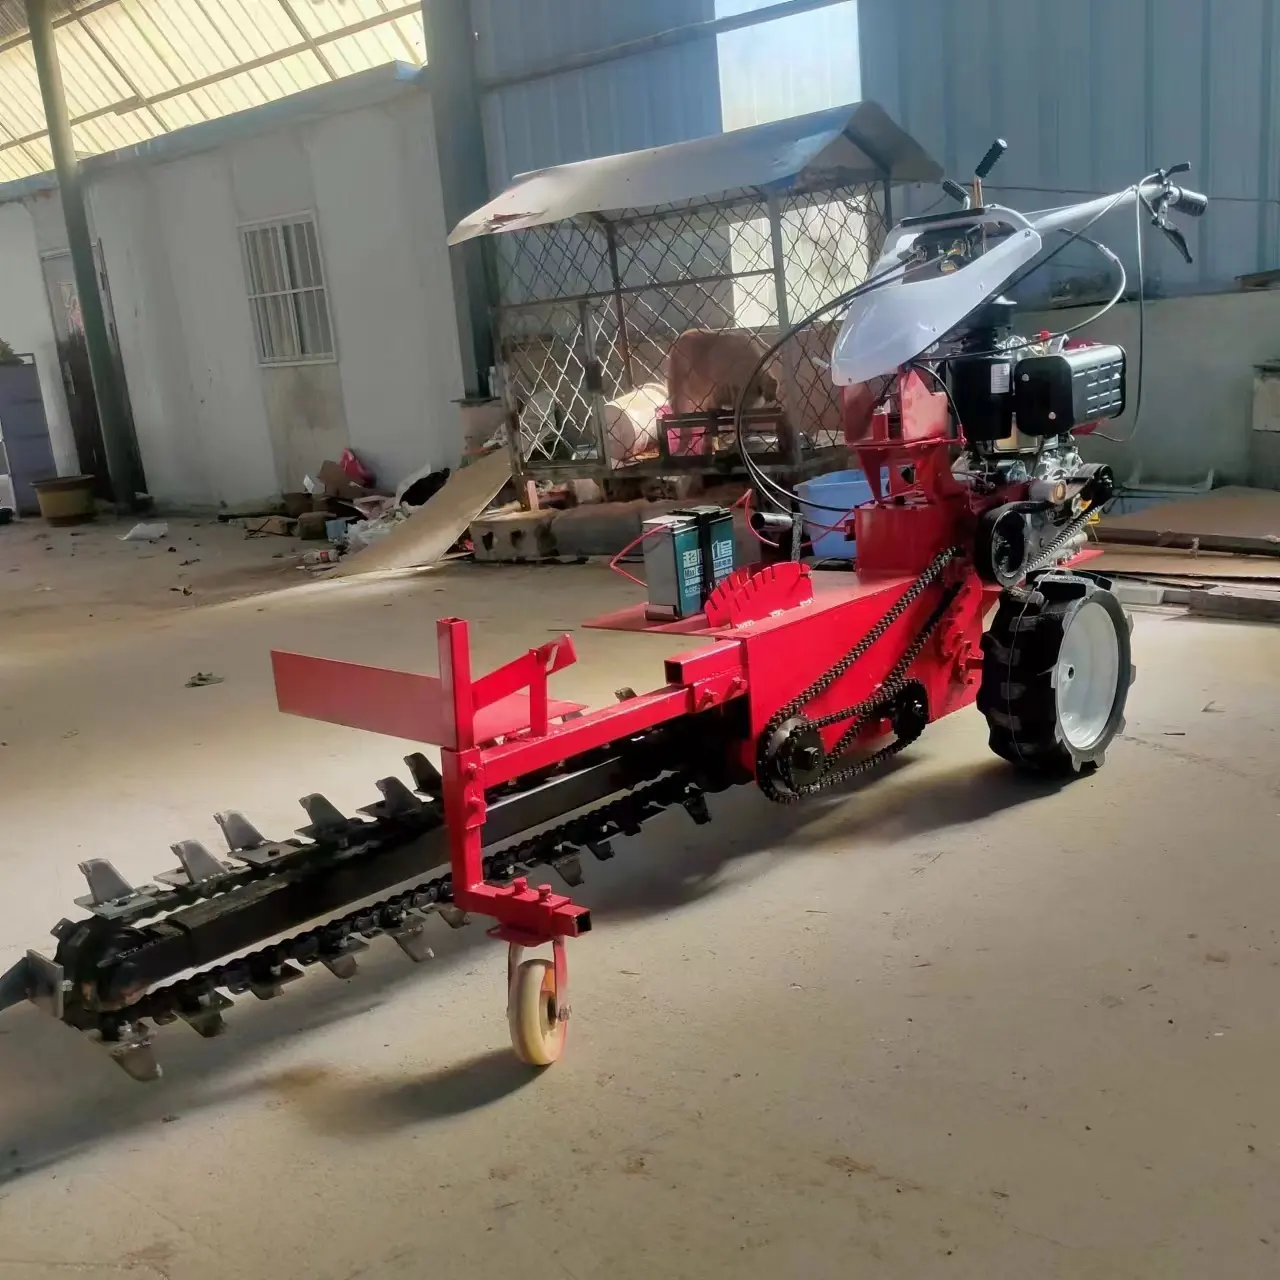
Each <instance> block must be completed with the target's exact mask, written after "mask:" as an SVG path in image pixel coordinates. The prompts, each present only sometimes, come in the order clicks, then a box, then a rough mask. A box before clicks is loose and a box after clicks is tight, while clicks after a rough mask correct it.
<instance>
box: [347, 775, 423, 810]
mask: <svg viewBox="0 0 1280 1280" xmlns="http://www.w3.org/2000/svg"><path fill="white" fill-rule="evenodd" d="M377 788H378V790H379V791H381V792H382V799H381V800H379V801H377V802H376V803H375V804H367V805H364V806H363V807H362V808H361V809H360V812H361V813H367V814H368V815H369V817H371V818H398V817H409V816H411V815H413V814H415V813H421V812H422V811H423V810H424V809H425V808H426V807H427V806H426V805H425V804H424V803H423V802H422V801H421V800H419V799H418V797H417V796H415V795H414V794H413V792H412V791H410V790H409V788H408V787H406V786H405V785H404V783H403V782H401V781H400V779H399V778H379V779H378V782H377Z"/></svg>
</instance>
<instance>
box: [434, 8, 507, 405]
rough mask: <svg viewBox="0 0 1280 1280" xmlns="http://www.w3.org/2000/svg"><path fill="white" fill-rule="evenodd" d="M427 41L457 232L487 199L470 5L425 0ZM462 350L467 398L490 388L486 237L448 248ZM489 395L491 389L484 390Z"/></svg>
mask: <svg viewBox="0 0 1280 1280" xmlns="http://www.w3.org/2000/svg"><path fill="white" fill-rule="evenodd" d="M422 24H423V29H424V31H425V34H426V42H427V85H428V88H429V90H430V93H431V112H432V116H433V117H434V119H435V133H436V152H437V154H438V156H439V159H440V184H441V187H442V188H443V193H444V213H445V220H446V221H447V222H448V224H449V230H450V231H452V230H453V228H454V227H455V226H457V224H458V223H459V222H461V221H462V219H463V218H465V217H466V215H467V214H469V213H474V212H475V210H476V209H478V208H480V206H481V205H482V204H484V203H485V202H486V201H487V200H488V199H489V175H488V170H487V165H486V161H485V148H484V124H483V121H482V119H481V115H480V91H479V88H478V85H477V81H476V69H475V28H474V25H473V23H472V21H471V4H470V0H422ZM449 254H450V257H451V259H452V263H453V287H454V292H455V294H456V302H457V311H458V337H459V340H460V342H461V346H462V373H463V377H464V378H465V380H466V388H467V394H468V395H476V394H478V393H479V392H480V390H481V388H482V387H484V386H485V381H486V379H487V377H488V372H489V366H490V365H491V364H492V363H493V333H492V329H491V327H490V323H489V282H488V275H487V272H486V269H485V262H484V248H483V240H482V239H479V238H478V239H475V240H469V241H467V243H466V244H461V245H457V246H455V247H454V248H453V249H451V250H450V251H449ZM486 389H487V390H489V391H490V392H492V390H493V388H492V387H488V388H486Z"/></svg>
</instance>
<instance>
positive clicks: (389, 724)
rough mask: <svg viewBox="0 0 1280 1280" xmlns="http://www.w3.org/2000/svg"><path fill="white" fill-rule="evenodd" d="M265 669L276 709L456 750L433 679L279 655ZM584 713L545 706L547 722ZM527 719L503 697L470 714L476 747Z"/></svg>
mask: <svg viewBox="0 0 1280 1280" xmlns="http://www.w3.org/2000/svg"><path fill="white" fill-rule="evenodd" d="M271 667H272V670H273V672H274V673H275V682H276V704H277V705H278V706H279V708H280V710H281V711H283V712H286V713H287V714H289V715H295V716H305V717H307V719H309V720H325V721H327V722H328V723H330V724H342V725H347V726H348V727H349V728H352V729H368V730H369V731H370V732H372V733H383V734H387V735H388V736H389V737H392V738H407V739H408V740H409V741H411V742H428V743H431V744H433V745H435V746H452V745H453V743H454V733H453V720H452V715H453V713H452V708H451V707H449V706H447V705H446V702H445V697H444V692H443V688H442V686H441V683H440V680H439V679H438V678H437V677H436V676H426V675H419V674H417V673H415V672H412V671H390V670H388V669H387V668H385V667H366V666H363V665H361V664H360V663H358V662H336V661H334V660H333V659H331V658H311V657H307V656H306V655H305V654H301V653H282V652H280V651H278V650H273V651H272V654H271ZM582 709H583V704H582V703H579V702H562V701H561V700H560V699H558V698H549V699H548V700H547V716H548V717H549V718H550V719H553V720H554V719H558V718H559V717H561V716H565V715H569V714H570V713H571V712H575V711H581V710H582ZM530 717H531V708H530V700H529V695H528V693H525V692H516V693H510V694H506V695H505V696H503V697H501V698H498V699H497V700H496V701H494V702H492V703H490V704H489V705H488V706H487V707H481V708H480V709H479V710H477V711H476V713H475V737H476V741H477V742H492V741H493V740H494V739H496V738H504V737H506V736H508V735H509V734H513V733H519V732H521V731H522V730H525V729H528V728H529V725H530Z"/></svg>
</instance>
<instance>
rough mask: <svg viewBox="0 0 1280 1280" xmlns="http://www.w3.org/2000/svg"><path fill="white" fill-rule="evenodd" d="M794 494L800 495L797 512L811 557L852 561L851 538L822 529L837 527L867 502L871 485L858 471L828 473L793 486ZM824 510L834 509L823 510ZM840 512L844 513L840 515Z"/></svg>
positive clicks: (853, 553)
mask: <svg viewBox="0 0 1280 1280" xmlns="http://www.w3.org/2000/svg"><path fill="white" fill-rule="evenodd" d="M796 492H797V493H798V494H799V495H800V511H801V513H802V514H803V516H804V528H805V532H806V533H807V534H808V535H809V539H810V541H811V542H812V543H813V554H814V555H815V556H817V557H818V558H819V559H820V560H853V559H855V558H856V554H855V553H856V548H855V545H854V542H853V539H852V538H846V537H845V536H844V533H843V531H842V530H840V529H835V530H833V531H832V532H823V531H822V527H823V526H831V525H839V524H840V523H842V521H843V520H844V519H847V518H848V516H850V515H852V514H853V509H854V508H855V507H859V506H861V505H862V504H863V503H864V502H870V501H871V486H870V485H869V484H868V483H867V478H866V476H864V475H863V474H862V472H861V471H858V470H854V471H832V472H829V473H828V474H827V475H825V476H814V478H813V479H812V480H805V481H803V482H802V483H800V484H798V485H797V486H796ZM810 504H813V505H810ZM817 504H821V505H817ZM825 507H833V508H836V509H835V510H831V511H827V510H824V509H823V508H825ZM842 512H844V513H847V514H846V515H843V516H842V514H841V513H842Z"/></svg>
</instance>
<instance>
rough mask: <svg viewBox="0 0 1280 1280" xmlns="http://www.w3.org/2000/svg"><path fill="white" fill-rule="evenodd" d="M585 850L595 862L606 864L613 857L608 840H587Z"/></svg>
mask: <svg viewBox="0 0 1280 1280" xmlns="http://www.w3.org/2000/svg"><path fill="white" fill-rule="evenodd" d="M587 848H588V849H590V850H591V854H592V856H593V857H594V858H595V859H596V861H597V862H608V861H609V859H610V858H612V857H613V854H614V849H613V845H612V844H611V843H610V842H609V841H608V840H588V841H587Z"/></svg>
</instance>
